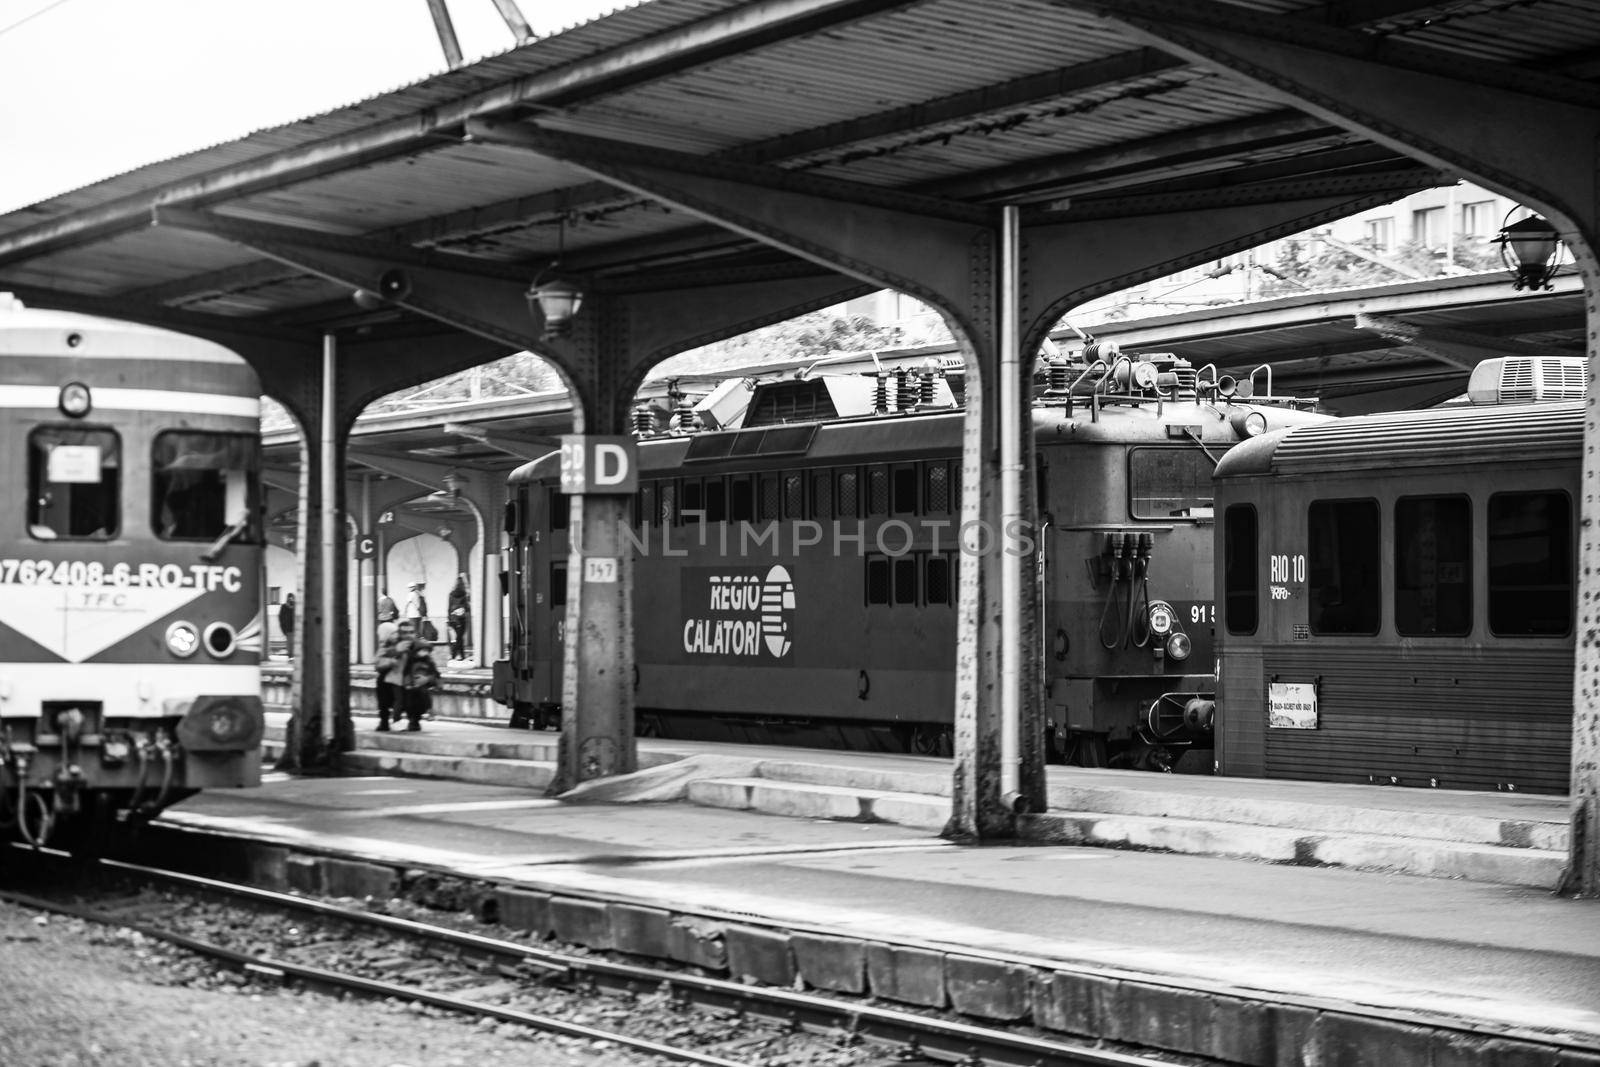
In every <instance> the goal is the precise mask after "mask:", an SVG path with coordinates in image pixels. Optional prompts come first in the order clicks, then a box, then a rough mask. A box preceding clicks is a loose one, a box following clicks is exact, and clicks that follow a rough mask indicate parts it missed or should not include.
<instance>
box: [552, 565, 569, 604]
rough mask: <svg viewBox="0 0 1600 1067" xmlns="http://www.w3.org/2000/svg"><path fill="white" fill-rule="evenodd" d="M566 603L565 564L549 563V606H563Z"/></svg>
mask: <svg viewBox="0 0 1600 1067" xmlns="http://www.w3.org/2000/svg"><path fill="white" fill-rule="evenodd" d="M566 603H567V565H566V564H565V563H552V564H550V606H551V607H553V608H560V607H565V606H566Z"/></svg>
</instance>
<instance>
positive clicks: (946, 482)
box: [493, 344, 1325, 770]
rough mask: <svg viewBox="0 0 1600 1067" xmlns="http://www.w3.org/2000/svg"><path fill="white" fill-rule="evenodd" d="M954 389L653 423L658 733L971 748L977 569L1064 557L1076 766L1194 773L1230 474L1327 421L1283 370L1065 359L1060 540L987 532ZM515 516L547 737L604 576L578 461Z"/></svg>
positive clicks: (1056, 478)
mask: <svg viewBox="0 0 1600 1067" xmlns="http://www.w3.org/2000/svg"><path fill="white" fill-rule="evenodd" d="M954 370H955V368H951V367H947V366H941V365H938V364H937V363H935V362H933V361H925V362H924V363H923V364H922V365H920V366H914V367H909V368H907V367H901V368H898V369H895V370H889V369H887V368H882V369H879V370H877V371H875V372H871V371H869V372H867V373H865V374H827V375H820V376H811V375H809V374H804V373H802V374H801V375H798V376H795V375H791V376H788V377H782V378H776V379H773V380H761V381H758V380H754V379H733V380H729V381H727V382H724V383H722V384H721V385H720V386H718V387H717V388H716V389H715V390H713V391H712V392H711V393H710V394H709V395H707V396H705V397H704V398H702V399H700V400H699V402H698V403H694V402H692V400H691V399H690V398H684V399H682V400H681V402H679V403H677V404H676V405H675V406H674V409H673V410H671V411H659V410H650V409H647V408H646V409H640V410H639V411H637V412H636V415H637V420H636V421H637V426H636V430H637V432H638V434H639V436H640V438H641V442H640V446H639V461H638V466H639V475H640V479H641V482H640V489H639V491H638V493H637V495H636V497H635V502H634V543H633V544H634V558H635V563H634V572H633V573H634V603H635V605H636V607H635V610H634V641H635V662H636V665H637V677H636V679H635V706H636V709H637V712H636V721H637V724H638V727H639V730H640V732H641V733H644V734H647V735H659V736H670V737H678V738H691V739H721V740H761V741H786V742H789V743H796V744H805V745H812V746H817V747H844V748H853V749H866V750H887V751H910V752H917V753H924V754H948V753H949V752H950V751H951V745H952V732H951V719H952V709H953V703H954V685H955V647H956V627H955V616H956V612H955V601H956V588H957V575H958V572H959V569H960V568H961V567H963V566H968V565H972V564H973V560H972V558H971V557H970V555H967V553H971V552H981V551H1007V552H1015V553H1020V554H1026V555H1028V556H1031V557H1034V558H1035V559H1036V562H1037V570H1036V573H1037V575H1038V581H1039V593H1040V597H1039V599H1040V602H1041V605H1042V612H1043V617H1042V625H1041V626H1040V629H1039V632H1040V634H1041V637H1042V645H1043V647H1042V649H1041V653H1042V660H1043V663H1044V668H1045V676H1044V678H1043V683H1044V688H1045V691H1046V702H1047V712H1048V717H1049V721H1050V728H1049V736H1048V738H1047V740H1048V742H1049V745H1050V749H1051V751H1052V754H1053V756H1054V757H1055V758H1058V759H1063V758H1064V759H1071V760H1073V761H1076V762H1079V763H1084V764H1091V765H1105V764H1108V763H1109V764H1115V765H1135V766H1151V767H1161V768H1167V767H1170V766H1171V765H1172V764H1173V763H1174V762H1175V761H1176V760H1177V759H1178V758H1179V757H1180V756H1182V755H1183V754H1184V753H1185V752H1186V751H1189V750H1191V749H1209V747H1210V732H1211V711H1212V704H1211V701H1212V690H1213V689H1214V685H1213V681H1212V666H1213V650H1212V625H1213V608H1212V596H1211V588H1212V577H1211V543H1212V503H1211V473H1212V468H1213V466H1214V464H1215V462H1216V460H1217V457H1218V456H1220V455H1221V454H1222V452H1224V451H1225V450H1227V449H1228V448H1231V447H1233V446H1234V445H1235V444H1237V443H1238V442H1240V441H1242V440H1245V439H1246V438H1248V437H1249V436H1251V435H1253V434H1256V433H1260V432H1263V431H1264V430H1266V429H1268V428H1270V427H1273V426H1284V425H1295V424H1299V423H1302V422H1306V421H1310V420H1317V419H1321V418H1325V416H1321V415H1318V414H1315V413H1314V412H1313V411H1312V410H1311V408H1312V406H1313V405H1312V404H1311V403H1310V402H1303V401H1295V400H1290V399H1287V398H1279V397H1274V396H1272V395H1271V375H1270V371H1269V370H1267V369H1266V368H1261V370H1260V371H1258V373H1257V375H1256V376H1254V377H1253V378H1252V379H1251V381H1249V382H1246V383H1237V382H1235V381H1234V380H1233V379H1231V378H1227V377H1226V376H1219V375H1218V374H1217V373H1216V370H1215V368H1210V367H1208V368H1205V369H1204V370H1203V371H1202V372H1196V371H1195V370H1194V368H1193V367H1191V366H1190V365H1189V364H1188V363H1187V362H1186V361H1184V360H1182V359H1179V358H1177V357H1174V356H1172V355H1169V354H1161V355H1144V356H1138V357H1134V356H1128V355H1123V354H1121V353H1119V352H1117V351H1116V349H1115V348H1114V346H1110V345H1105V344H1095V345H1092V346H1090V347H1089V348H1087V349H1086V351H1085V352H1083V353H1078V354H1075V355H1074V356H1073V357H1066V356H1055V357H1051V358H1050V359H1048V360H1046V361H1045V362H1044V364H1043V365H1042V366H1041V368H1040V371H1039V374H1038V381H1037V386H1036V399H1035V402H1034V404H1033V405H1032V409H1031V418H1032V422H1033V432H1034V435H1035V440H1036V442H1037V457H1036V465H1035V468H1034V471H1033V476H1034V478H1035V480H1036V485H1037V491H1038V499H1039V511H1040V514H1041V517H1042V521H1041V523H1040V524H1039V526H1038V527H1037V528H1027V529H1020V528H1019V529H1016V530H1007V531H992V530H984V529H974V530H967V529H964V528H963V525H962V518H961V507H960V500H961V486H960V467H961V437H962V426H963V414H962V411H961V381H960V378H959V375H956V374H954V373H952V372H953V371H954ZM1263 387H1264V388H1263ZM1252 393H1254V394H1256V395H1254V396H1251V395H1249V394H1252ZM510 497H511V499H510V503H509V504H508V507H507V524H506V526H507V532H508V534H509V550H508V560H509V573H508V574H507V575H506V581H505V583H504V584H505V588H506V590H507V593H508V596H509V599H510V604H509V609H510V610H509V615H510V619H511V636H510V649H509V653H510V654H509V656H508V658H507V659H505V660H503V661H501V662H499V663H497V664H496V665H495V684H494V690H493V691H494V694H495V696H496V698H497V699H498V700H499V701H500V702H501V703H503V704H506V705H507V706H509V707H511V708H512V709H513V715H512V721H513V723H514V724H518V725H531V726H535V727H543V726H546V725H551V724H553V723H555V722H557V721H558V720H559V713H560V701H561V664H562V646H563V642H564V639H565V632H564V631H565V625H566V617H565V612H566V601H567V597H568V596H569V595H570V592H571V590H570V589H569V585H570V583H572V582H574V581H575V579H576V577H577V576H575V575H573V574H571V573H569V571H568V544H567V519H568V498H567V497H566V496H564V495H562V494H561V493H560V492H559V478H558V467H557V458H556V457H555V456H550V457H546V458H544V459H541V460H537V461H534V462H532V463H530V464H527V465H525V466H523V467H522V468H520V469H518V470H517V471H515V472H513V474H512V475H511V477H510ZM573 588H575V587H573ZM1190 762H1192V763H1200V765H1201V767H1200V769H1204V770H1209V769H1210V768H1209V759H1202V760H1191V761H1190Z"/></svg>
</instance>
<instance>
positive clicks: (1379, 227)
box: [1367, 218, 1394, 252]
mask: <svg viewBox="0 0 1600 1067" xmlns="http://www.w3.org/2000/svg"><path fill="white" fill-rule="evenodd" d="M1367 244H1369V245H1371V246H1372V249H1373V251H1375V252H1393V251H1394V219H1393V218H1381V219H1368V220H1367Z"/></svg>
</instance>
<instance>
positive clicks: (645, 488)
mask: <svg viewBox="0 0 1600 1067" xmlns="http://www.w3.org/2000/svg"><path fill="white" fill-rule="evenodd" d="M655 518H656V483H655V482H641V483H639V499H638V518H637V519H636V520H634V525H635V526H644V525H645V524H646V523H651V522H654V521H655Z"/></svg>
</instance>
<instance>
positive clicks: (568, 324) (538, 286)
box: [527, 212, 583, 337]
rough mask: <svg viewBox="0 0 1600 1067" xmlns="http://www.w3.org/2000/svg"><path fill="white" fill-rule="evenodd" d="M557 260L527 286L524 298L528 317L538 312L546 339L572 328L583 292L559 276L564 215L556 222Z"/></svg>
mask: <svg viewBox="0 0 1600 1067" xmlns="http://www.w3.org/2000/svg"><path fill="white" fill-rule="evenodd" d="M557 226H558V227H559V229H558V230H557V235H556V257H555V258H554V259H552V260H551V261H550V265H549V266H547V267H545V268H544V270H541V271H540V272H539V273H538V275H537V276H535V277H534V279H533V284H532V285H530V286H528V292H527V299H528V311H529V313H530V314H532V313H534V312H535V311H537V315H538V317H539V318H540V319H541V320H543V322H544V336H545V337H561V336H563V335H565V334H566V333H567V331H568V330H570V329H571V328H572V320H573V318H575V317H576V316H577V314H578V309H579V308H580V307H581V306H582V305H583V289H582V288H581V287H579V286H578V284H577V283H576V282H573V281H571V280H569V279H565V278H562V277H561V276H560V271H561V254H562V252H564V251H565V250H566V241H567V216H566V213H565V212H563V213H562V214H561V216H560V217H559V219H558V221H557Z"/></svg>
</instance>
